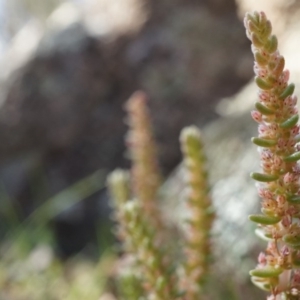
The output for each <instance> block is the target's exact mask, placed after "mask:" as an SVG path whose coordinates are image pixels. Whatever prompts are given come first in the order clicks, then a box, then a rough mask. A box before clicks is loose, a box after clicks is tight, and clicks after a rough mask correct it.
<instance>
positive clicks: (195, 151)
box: [180, 126, 213, 300]
mask: <svg viewBox="0 0 300 300" xmlns="http://www.w3.org/2000/svg"><path fill="white" fill-rule="evenodd" d="M180 141H181V148H182V152H183V155H184V165H185V171H186V181H187V187H188V203H187V204H188V208H187V209H188V212H189V217H188V218H187V224H186V225H187V226H186V227H187V228H186V231H185V241H184V242H185V243H184V252H185V261H184V263H183V267H184V274H182V276H181V286H182V289H183V290H184V291H185V294H184V299H186V300H198V299H200V298H201V297H202V296H203V290H202V285H203V282H204V279H205V277H206V275H207V272H208V265H209V256H210V237H209V235H210V229H211V225H212V220H213V214H212V213H211V211H210V208H211V199H210V197H209V195H208V190H209V188H208V183H207V174H206V169H205V167H204V165H205V157H204V153H203V149H202V143H201V138H200V132H199V130H198V129H197V128H196V127H194V126H190V127H186V128H184V129H183V130H182V132H181V136H180Z"/></svg>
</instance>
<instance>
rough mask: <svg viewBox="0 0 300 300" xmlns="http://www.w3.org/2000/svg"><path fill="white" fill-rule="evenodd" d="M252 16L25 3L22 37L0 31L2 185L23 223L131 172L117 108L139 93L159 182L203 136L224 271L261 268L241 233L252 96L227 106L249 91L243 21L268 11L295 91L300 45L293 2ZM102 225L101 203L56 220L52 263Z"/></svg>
mask: <svg viewBox="0 0 300 300" xmlns="http://www.w3.org/2000/svg"><path fill="white" fill-rule="evenodd" d="M27 2H28V3H29V4H32V3H33V2H31V1H27ZM27 2H26V1H25V0H24V3H23V2H22V3H23V4H24V5H25V4H26V3H27ZM252 2H253V3H252ZM252 2H251V1H250V0H247V1H246V0H237V2H235V1H234V0H223V1H218V0H214V1H209V0H202V1H196V0H189V1H186V0H176V1H174V0H173V1H169V0H161V1H156V0H126V1H125V0H115V1H114V2H112V1H109V0H101V1H96V0H94V1H92V0H90V1H85V2H82V3H77V2H68V1H49V7H48V8H47V9H45V8H43V9H38V6H36V5H31V6H30V5H28V3H27V6H24V7H27V8H28V11H27V13H26V14H25V16H24V15H22V17H21V16H20V18H19V19H18V18H17V20H18V22H19V23H18V24H17V25H16V22H15V23H14V24H15V25H14V26H12V25H11V24H9V23H7V26H8V28H9V29H10V31H9V32H10V34H11V35H13V36H14V37H13V38H12V39H9V38H7V40H8V42H7V47H6V48H5V50H4V51H3V54H2V58H1V62H0V64H1V74H0V79H1V82H0V86H1V93H0V103H1V106H0V141H1V142H0V180H1V182H2V190H3V191H5V194H6V195H7V196H8V197H9V199H11V200H10V201H12V202H13V205H14V207H16V210H18V217H19V219H20V220H23V219H25V218H26V217H27V216H28V215H29V214H30V213H32V212H33V211H34V209H35V208H36V207H38V206H40V205H41V204H43V202H44V201H45V199H48V198H49V197H51V196H53V195H55V194H57V193H58V192H60V191H61V190H63V189H65V188H68V187H69V186H70V185H71V184H73V183H75V182H77V181H78V180H80V179H82V178H85V177H86V176H88V175H90V174H92V173H93V172H95V171H97V170H101V171H102V172H103V173H105V174H106V173H108V172H109V171H111V170H113V169H114V168H116V167H128V166H129V162H128V160H127V159H126V155H124V152H125V146H124V134H125V133H126V125H125V123H124V110H123V104H124V102H125V101H126V99H127V98H128V97H129V96H130V95H131V94H132V93H133V92H134V91H135V90H137V89H143V90H145V91H146V92H147V93H148V95H149V99H150V100H149V106H150V108H151V112H152V118H153V122H154V130H155V135H156V137H157V141H158V144H159V147H160V153H159V155H160V163H161V169H162V172H163V174H164V175H165V176H166V177H167V176H168V175H169V174H170V173H171V172H172V171H173V170H174V169H175V168H176V166H177V165H178V163H179V162H180V159H181V158H180V152H179V146H178V135H179V132H180V129H181V128H182V127H183V126H185V125H190V124H197V125H198V126H199V127H200V128H201V129H203V131H204V136H205V137H206V141H207V153H208V157H209V164H210V168H211V170H212V172H211V178H212V179H211V181H212V183H213V184H214V186H215V187H214V189H213V196H214V199H215V203H216V207H217V209H218V207H220V211H218V214H219V217H220V220H221V221H220V223H217V224H216V226H215V227H216V228H215V231H216V236H221V238H220V239H219V240H218V241H216V243H218V245H219V246H218V247H216V249H217V252H218V253H217V255H220V256H221V257H222V256H223V254H224V251H225V252H226V253H228V254H229V255H228V256H226V257H228V259H227V258H226V259H227V260H228V262H226V264H227V265H228V266H233V265H236V264H239V263H240V262H241V261H246V263H247V262H248V258H249V250H250V253H251V252H253V253H255V255H256V252H257V245H256V243H255V242H254V240H253V238H251V235H252V232H251V228H249V226H248V225H245V224H248V223H247V221H246V219H245V216H246V215H247V214H248V212H249V211H253V210H254V209H255V201H256V193H255V190H254V187H253V186H254V185H253V183H252V182H249V180H248V173H249V172H250V171H253V168H254V167H255V165H257V164H258V163H257V156H256V152H255V148H254V147H253V146H252V145H251V144H250V142H249V138H250V137H251V136H253V135H255V131H256V129H255V124H253V122H252V121H251V119H250V117H249V111H250V109H251V106H252V103H253V101H254V99H255V97H256V96H255V87H254V86H253V85H252V84H251V83H250V84H249V85H248V86H247V87H246V88H244V89H243V90H242V91H241V92H240V93H239V94H237V95H236V96H234V97H230V96H232V95H233V94H235V93H237V92H238V91H239V90H240V89H241V88H242V87H243V86H244V85H245V84H246V83H247V82H248V81H249V80H250V79H251V78H252V54H251V52H250V44H249V42H248V41H247V40H246V37H245V34H244V28H243V24H242V20H241V16H242V15H243V14H244V11H245V10H249V9H257V10H260V9H264V10H265V11H266V12H267V14H268V16H269V18H271V19H272V18H273V17H274V20H275V22H273V23H274V24H275V30H278V36H279V38H280V39H281V40H280V45H281V47H280V48H281V49H282V53H283V54H284V55H285V56H286V61H287V65H288V67H289V68H290V69H291V72H292V80H293V81H294V82H295V83H297V81H298V82H299V81H300V80H299V74H300V72H299V67H298V66H297V65H296V64H295V59H297V58H298V53H296V52H297V51H296V49H299V47H297V43H298V41H299V40H300V39H299V34H298V32H297V30H296V29H297V24H298V23H297V22H298V21H297V20H299V18H297V17H298V12H299V4H298V2H297V1H289V2H288V3H287V2H286V1H285V2H284V1H279V0H277V1H276V3H274V1H264V3H263V4H259V6H260V7H257V3H254V2H255V1H252ZM50 4H51V5H50ZM10 5H12V7H13V8H14V10H12V9H11V10H8V11H14V12H16V10H15V7H14V6H13V5H17V2H16V1H11V2H10ZM255 5H256V6H255ZM268 5H269V6H268ZM8 9H9V7H8ZM50 12H51V13H50ZM15 14H16V13H15ZM14 17H16V16H15V15H14ZM298 25H299V24H298ZM298 46H299V45H298ZM289 58H291V59H290V60H289ZM296 93H297V90H296ZM222 99H223V100H222ZM220 100H222V101H221V102H220ZM173 174H174V175H171V176H170V177H169V179H168V180H167V182H166V184H165V189H164V194H166V196H165V198H166V199H170V201H166V202H167V203H170V202H171V203H175V204H176V203H177V202H176V198H178V197H177V195H180V194H181V190H178V189H176V188H177V187H180V186H181V185H180V183H181V182H182V176H181V175H180V171H179V172H177V173H173ZM99 180H100V179H99ZM101 185H102V186H103V185H104V180H103V179H102V182H99V186H101ZM0 201H1V200H0ZM225 204H226V206H225ZM168 205H169V204H167V206H168ZM221 208H222V209H221ZM174 211H176V207H175V208H174ZM108 212H109V208H108V206H107V194H106V192H105V189H102V190H101V191H99V192H98V193H96V194H94V195H93V196H90V197H87V198H86V199H85V200H83V201H80V202H79V203H78V204H76V205H74V206H72V207H70V208H68V209H67V210H64V211H63V212H61V213H59V214H58V215H56V217H55V218H54V219H52V221H51V226H53V229H54V232H55V233H56V236H57V249H58V253H59V254H60V255H61V256H62V257H68V256H70V255H72V254H74V253H77V252H78V251H80V250H82V249H84V248H85V247H86V246H87V245H88V244H89V243H91V242H92V241H93V240H95V227H96V224H98V223H99V220H100V221H101V220H102V221H103V222H102V223H103V224H104V223H105V222H106V221H107V219H108ZM174 216H175V217H176V216H177V215H176V213H174V214H172V216H171V217H173V219H175V221H176V218H174ZM179 217H180V216H179ZM100 223H101V222H100ZM224 224H225V225H226V226H225V225H224ZM5 228H6V227H5V224H2V225H1V230H2V231H5ZM100 230H101V229H100ZM243 235H247V236H249V240H246V239H241V238H240V237H241V236H243ZM233 245H234V246H233ZM230 254H231V255H230ZM223 257H224V256H223ZM246 269H247V268H246V267H245V270H246Z"/></svg>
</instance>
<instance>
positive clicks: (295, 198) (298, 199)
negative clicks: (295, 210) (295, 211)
mask: <svg viewBox="0 0 300 300" xmlns="http://www.w3.org/2000/svg"><path fill="white" fill-rule="evenodd" d="M287 201H288V202H290V203H292V204H300V195H291V196H288V197H287Z"/></svg>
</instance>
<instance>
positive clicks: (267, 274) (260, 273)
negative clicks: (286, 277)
mask: <svg viewBox="0 0 300 300" xmlns="http://www.w3.org/2000/svg"><path fill="white" fill-rule="evenodd" d="M282 272H283V269H281V268H274V267H271V266H267V267H264V268H261V269H254V270H251V271H250V272H249V274H250V275H251V276H255V277H261V278H271V277H277V276H278V275H280V274H281V273H282Z"/></svg>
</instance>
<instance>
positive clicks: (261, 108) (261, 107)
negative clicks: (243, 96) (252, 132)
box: [255, 102, 274, 116]
mask: <svg viewBox="0 0 300 300" xmlns="http://www.w3.org/2000/svg"><path fill="white" fill-rule="evenodd" d="M255 108H256V109H257V110H258V111H259V112H260V113H261V114H263V115H266V116H268V115H273V114H274V110H272V109H270V108H268V107H266V106H265V105H263V104H261V103H260V102H256V103H255Z"/></svg>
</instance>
